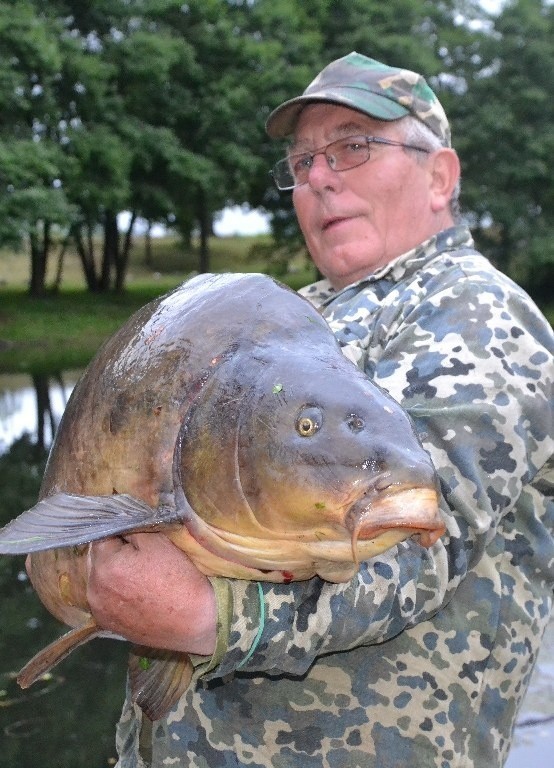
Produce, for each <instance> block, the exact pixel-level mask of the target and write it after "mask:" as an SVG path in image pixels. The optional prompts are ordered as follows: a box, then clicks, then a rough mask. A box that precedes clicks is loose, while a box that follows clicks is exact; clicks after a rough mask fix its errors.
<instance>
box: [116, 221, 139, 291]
mask: <svg viewBox="0 0 554 768" xmlns="http://www.w3.org/2000/svg"><path fill="white" fill-rule="evenodd" d="M136 220H137V213H136V211H133V212H132V214H131V218H130V220H129V226H128V227H127V231H126V232H125V237H124V239H123V248H122V249H121V250H120V251H118V259H117V261H116V262H115V290H116V291H118V292H119V293H121V292H122V291H123V290H124V289H125V278H126V276H127V267H128V266H129V256H130V254H131V248H132V246H133V228H134V226H135V221H136ZM115 221H116V227H117V217H116V220H115ZM118 242H119V237H118Z"/></svg>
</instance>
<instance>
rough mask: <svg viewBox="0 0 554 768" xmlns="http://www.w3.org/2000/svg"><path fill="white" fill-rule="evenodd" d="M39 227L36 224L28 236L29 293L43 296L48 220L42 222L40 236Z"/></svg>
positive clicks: (48, 241) (48, 235)
mask: <svg viewBox="0 0 554 768" xmlns="http://www.w3.org/2000/svg"><path fill="white" fill-rule="evenodd" d="M39 229H40V225H37V228H36V229H35V230H34V231H33V232H31V234H30V236H29V242H30V246H31V279H30V282H29V294H30V295H31V296H43V295H44V294H45V293H46V266H47V261H48V251H49V248H50V222H47V221H45V222H44V223H43V225H42V237H41V235H40V232H39Z"/></svg>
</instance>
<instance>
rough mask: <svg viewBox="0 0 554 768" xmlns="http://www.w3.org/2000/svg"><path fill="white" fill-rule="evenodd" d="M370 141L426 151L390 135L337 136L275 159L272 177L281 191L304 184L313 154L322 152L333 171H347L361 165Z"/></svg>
mask: <svg viewBox="0 0 554 768" xmlns="http://www.w3.org/2000/svg"><path fill="white" fill-rule="evenodd" d="M370 144H385V145H387V146H390V147H403V148H404V149H415V150H417V151H418V152H425V153H427V154H428V153H429V151H430V150H428V149H424V148H423V147H416V146H414V145H413V144H403V143H402V142H401V141H392V139H383V138H380V137H378V136H346V137H345V138H344V139H337V140H336V141H332V142H331V143H330V144H326V145H325V146H324V147H321V148H320V149H316V150H315V152H299V153H298V154H294V155H289V156H288V157H284V158H283V159H282V160H278V161H277V162H276V163H275V165H274V166H273V170H272V171H271V175H272V176H273V181H274V182H275V185H276V187H277V189H279V190H280V191H281V192H284V191H286V190H289V189H294V188H295V187H299V186H300V185H301V184H306V182H307V181H308V176H309V174H310V169H311V167H312V166H313V164H314V157H316V155H325V158H326V160H327V163H328V165H329V168H331V169H332V170H333V171H349V170H350V169H351V168H357V167H358V165H363V164H364V163H366V162H367V161H368V160H369V157H370V149H369V146H370Z"/></svg>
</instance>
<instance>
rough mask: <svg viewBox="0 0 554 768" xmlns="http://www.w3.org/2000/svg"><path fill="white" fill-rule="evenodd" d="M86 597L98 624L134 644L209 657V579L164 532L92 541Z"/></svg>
mask: <svg viewBox="0 0 554 768" xmlns="http://www.w3.org/2000/svg"><path fill="white" fill-rule="evenodd" d="M87 597H88V600H89V604H90V607H91V609H92V613H93V615H94V617H95V619H96V621H97V622H98V624H99V625H100V626H101V627H102V628H104V629H109V630H111V631H113V632H115V633H117V634H120V635H122V636H123V637H125V638H127V639H128V640H130V641H131V642H134V643H139V644H141V645H147V646H150V647H153V648H168V649H170V650H174V651H186V652H188V653H194V654H200V655H207V656H210V655H211V654H212V653H213V650H214V648H215V640H216V620H217V619H216V601H215V596H214V590H213V588H212V586H211V584H210V581H209V580H208V578H207V577H206V576H204V575H203V574H202V573H200V571H199V570H198V569H197V568H196V567H195V566H194V565H193V564H192V562H191V561H190V560H189V558H188V557H187V556H186V555H185V554H184V553H183V552H182V551H181V550H180V549H178V548H177V547H176V546H175V545H174V544H173V543H172V542H171V541H170V540H169V539H168V538H166V537H165V536H163V535H161V534H150V533H136V534H133V535H130V536H126V537H125V539H122V538H117V539H108V540H107V541H102V542H98V543H96V544H94V545H93V546H92V547H91V553H90V569H89V583H88V592H87Z"/></svg>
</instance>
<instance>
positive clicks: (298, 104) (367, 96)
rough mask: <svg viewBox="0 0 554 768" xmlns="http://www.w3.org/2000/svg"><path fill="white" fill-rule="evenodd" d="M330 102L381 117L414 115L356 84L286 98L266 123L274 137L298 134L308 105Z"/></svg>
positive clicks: (386, 119) (396, 118) (378, 118)
mask: <svg viewBox="0 0 554 768" xmlns="http://www.w3.org/2000/svg"><path fill="white" fill-rule="evenodd" d="M310 103H312V104H313V103H327V104H337V105H339V106H342V107H348V108H349V109H353V110H355V111H356V112H361V113H362V114H364V115H368V116H369V117H374V118H375V119H377V120H385V121H388V120H399V119H400V118H401V117H406V115H409V114H410V110H409V109H407V108H406V107H403V106H402V105H401V104H399V103H398V102H396V101H393V100H392V99H389V98H387V97H386V96H381V95H379V94H376V93H371V91H368V90H366V89H365V88H364V89H361V88H356V87H354V88H353V87H345V86H341V87H340V88H337V89H333V88H328V89H326V90H324V91H319V92H318V93H317V94H315V93H307V94H305V95H303V96H297V97H296V98H294V99H289V101H285V102H284V103H283V104H281V105H280V106H279V107H277V108H276V109H274V110H273V112H272V113H271V114H270V116H269V117H268V118H267V122H266V124H265V128H266V131H267V133H268V135H269V136H270V137H271V138H272V139H282V138H285V137H286V136H290V135H291V134H292V133H294V129H295V128H296V123H297V122H298V118H299V116H300V113H301V112H302V110H303V109H304V107H305V106H306V105H307V104H310Z"/></svg>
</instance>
